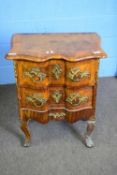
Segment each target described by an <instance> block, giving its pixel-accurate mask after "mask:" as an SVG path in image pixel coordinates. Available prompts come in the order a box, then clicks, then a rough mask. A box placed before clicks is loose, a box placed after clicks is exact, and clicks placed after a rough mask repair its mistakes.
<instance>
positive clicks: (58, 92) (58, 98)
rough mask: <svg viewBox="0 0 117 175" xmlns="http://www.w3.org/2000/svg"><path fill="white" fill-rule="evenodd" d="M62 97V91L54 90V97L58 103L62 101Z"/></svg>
mask: <svg viewBox="0 0 117 175" xmlns="http://www.w3.org/2000/svg"><path fill="white" fill-rule="evenodd" d="M61 97H62V93H60V91H54V92H53V94H52V98H53V99H54V100H55V102H56V103H59V102H60V99H61Z"/></svg>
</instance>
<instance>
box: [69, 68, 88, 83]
mask: <svg viewBox="0 0 117 175" xmlns="http://www.w3.org/2000/svg"><path fill="white" fill-rule="evenodd" d="M67 77H68V78H69V79H70V80H71V81H80V80H81V79H83V78H89V77H90V73H89V71H81V70H80V69H79V67H74V68H71V69H70V70H69V71H68V73H67Z"/></svg>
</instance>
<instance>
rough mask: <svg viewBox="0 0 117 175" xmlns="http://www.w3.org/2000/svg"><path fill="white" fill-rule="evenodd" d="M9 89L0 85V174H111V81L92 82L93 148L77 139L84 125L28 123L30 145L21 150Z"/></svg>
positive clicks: (114, 93) (116, 113)
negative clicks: (94, 103) (94, 98)
mask: <svg viewBox="0 0 117 175" xmlns="http://www.w3.org/2000/svg"><path fill="white" fill-rule="evenodd" d="M17 110H18V109H17V100H16V88H15V85H4V86H0V175H29V174H30V175H117V79H116V78H101V79H99V84H98V96H97V111H96V114H97V121H96V128H95V131H94V133H93V140H94V142H95V145H96V146H95V147H94V148H92V149H90V148H86V147H85V146H84V145H83V143H82V142H81V140H80V135H82V134H83V133H84V131H85V128H86V122H82V121H80V122H77V123H75V124H73V125H71V124H67V123H66V122H50V123H49V124H47V125H41V124H38V123H36V122H34V121H32V122H31V123H30V125H29V126H30V130H31V133H32V145H31V147H30V148H24V147H22V143H23V139H24V135H23V133H22V131H21V130H20V127H19V126H20V125H19V120H18V112H17Z"/></svg>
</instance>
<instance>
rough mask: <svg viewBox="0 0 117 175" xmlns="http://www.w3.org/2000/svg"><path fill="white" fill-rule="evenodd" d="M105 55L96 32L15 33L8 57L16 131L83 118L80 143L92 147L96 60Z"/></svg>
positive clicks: (27, 139)
mask: <svg viewBox="0 0 117 175" xmlns="http://www.w3.org/2000/svg"><path fill="white" fill-rule="evenodd" d="M104 57H106V54H105V53H104V51H103V50H102V49H101V48H100V38H99V36H98V35H97V34H96V33H66V34H65V33H64V34H16V35H14V36H13V39H12V48H11V50H10V52H9V53H8V54H7V56H6V58H7V59H12V60H14V68H15V78H16V84H17V94H18V102H19V118H20V121H21V129H22V131H23V132H24V134H25V136H26V138H25V143H24V146H29V144H30V138H31V135H30V131H29V128H28V125H27V122H28V121H29V120H30V119H34V120H36V121H38V122H40V123H42V124H45V123H48V122H49V121H50V120H57V121H59V120H66V121H68V122H70V123H74V122H76V121H78V120H86V121H88V122H87V131H86V133H85V136H84V141H85V144H86V145H87V146H88V147H92V146H93V141H92V140H91V137H90V135H91V133H92V131H93V129H94V126H95V107H96V88H97V78H98V66H99V59H100V58H104Z"/></svg>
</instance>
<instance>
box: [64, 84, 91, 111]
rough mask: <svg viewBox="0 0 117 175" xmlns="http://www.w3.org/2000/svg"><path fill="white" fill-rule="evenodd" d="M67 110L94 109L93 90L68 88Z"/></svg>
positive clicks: (88, 88) (89, 88)
mask: <svg viewBox="0 0 117 175" xmlns="http://www.w3.org/2000/svg"><path fill="white" fill-rule="evenodd" d="M65 93H66V98H65V102H66V105H65V107H66V109H67V110H68V111H69V110H74V111H77V110H82V109H88V108H92V107H93V88H92V87H85V88H80V89H77V88H66V91H65Z"/></svg>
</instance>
